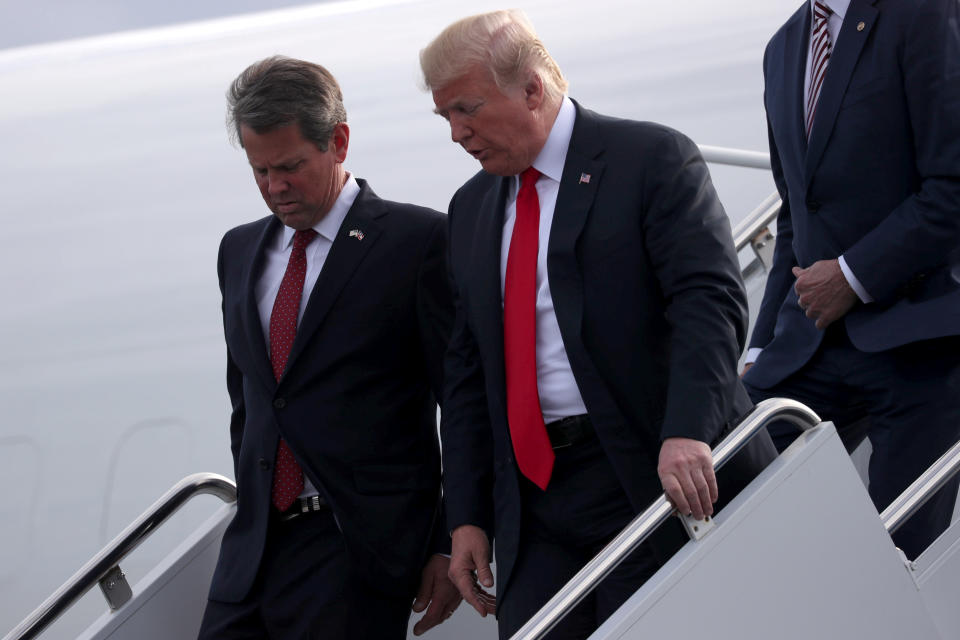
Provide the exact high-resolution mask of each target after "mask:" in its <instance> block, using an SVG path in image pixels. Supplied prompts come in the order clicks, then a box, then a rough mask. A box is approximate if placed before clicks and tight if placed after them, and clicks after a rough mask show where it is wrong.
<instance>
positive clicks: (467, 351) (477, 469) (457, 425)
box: [440, 196, 493, 539]
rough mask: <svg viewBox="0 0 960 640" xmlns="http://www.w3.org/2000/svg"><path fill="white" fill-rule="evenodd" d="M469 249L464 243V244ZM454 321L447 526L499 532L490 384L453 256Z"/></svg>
mask: <svg viewBox="0 0 960 640" xmlns="http://www.w3.org/2000/svg"><path fill="white" fill-rule="evenodd" d="M455 201H456V196H454V200H452V201H451V203H450V215H449V216H448V219H447V221H448V229H449V230H450V234H449V236H450V244H451V249H450V250H448V256H450V255H451V253H452V251H453V244H454V242H455V239H454V237H455V236H454V233H453V226H454V216H455V214H454V211H455V209H456V205H455ZM462 249H464V248H462ZM448 264H449V265H450V266H449V271H450V289H451V293H452V295H453V307H454V321H453V332H452V334H451V337H450V345H449V346H448V348H447V352H446V356H445V358H444V374H445V378H444V393H443V409H442V412H441V420H440V439H441V444H442V447H443V477H444V480H443V486H444V493H445V495H446V507H447V529H448V531H453V530H454V529H456V528H457V527H459V526H461V525H465V524H472V525H476V526H478V527H481V528H482V529H484V530H485V531H487V534H488V536H490V537H491V539H492V532H493V435H492V433H491V429H490V418H489V413H488V409H487V398H486V393H485V389H484V376H483V365H482V362H481V360H480V350H479V348H478V345H477V343H476V340H475V339H474V336H473V334H472V332H471V330H470V326H469V323H468V322H467V314H466V310H465V307H464V300H463V298H462V297H461V294H460V288H459V287H458V285H457V276H458V274H457V273H456V271H455V269H454V266H453V262H452V260H449V261H448Z"/></svg>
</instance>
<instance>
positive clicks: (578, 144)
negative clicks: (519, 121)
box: [441, 105, 751, 593]
mask: <svg viewBox="0 0 960 640" xmlns="http://www.w3.org/2000/svg"><path fill="white" fill-rule="evenodd" d="M585 175H586V176H589V179H586V178H585V177H583V176H585ZM509 180H510V178H501V177H497V176H493V175H490V174H487V173H485V172H480V173H478V174H477V175H475V176H474V177H473V178H472V179H471V180H470V181H469V182H467V183H466V184H465V185H464V186H463V187H462V188H461V189H460V190H459V191H458V192H457V193H456V195H455V196H454V198H453V200H452V202H451V203H450V211H449V226H450V271H451V279H452V282H453V289H454V303H455V306H456V316H455V322H454V330H453V335H452V337H451V344H450V349H449V350H448V352H447V359H446V376H447V379H446V389H445V393H444V412H443V416H442V421H441V436H442V441H443V455H444V469H445V473H444V487H445V492H446V496H447V509H448V524H449V527H450V529H454V528H456V527H458V526H460V525H462V524H474V525H478V526H481V527H484V528H485V529H487V530H488V531H492V530H494V529H495V535H496V540H497V544H496V558H497V573H498V580H497V585H498V590H500V593H502V590H503V589H504V588H505V587H506V585H507V583H508V581H509V574H510V571H511V568H512V566H513V563H514V560H515V556H516V550H517V543H518V532H519V524H520V520H521V516H520V510H521V504H520V492H519V488H518V477H519V471H518V469H517V467H516V463H515V461H514V457H513V449H512V446H511V442H510V435H509V430H508V425H507V412H506V393H505V382H504V361H503V311H502V309H503V307H502V294H501V289H500V275H499V269H500V247H501V234H502V227H503V212H504V205H505V201H506V195H507V189H508V184H509V183H508V181H509ZM547 251H548V253H547V271H548V277H549V279H550V290H551V293H552V295H553V302H554V307H555V309H556V315H557V321H558V323H559V326H560V333H561V335H562V338H563V344H564V347H565V348H566V352H567V356H568V357H569V360H570V365H571V368H572V370H573V374H574V377H575V379H576V382H577V385H578V387H579V389H580V392H581V395H582V396H583V400H584V403H585V404H586V407H587V411H588V412H589V415H590V418H591V421H592V422H593V424H594V426H595V428H596V430H597V433H598V435H599V437H600V440H601V442H602V444H603V447H604V449H605V451H606V452H607V455H608V456H609V458H610V460H611V462H612V463H613V466H614V468H615V470H616V473H617V475H618V476H619V478H620V480H621V482H622V484H623V487H624V489H625V490H626V493H627V495H628V496H629V498H630V500H631V502H632V504H633V505H634V507H635V508H636V509H637V510H638V511H639V510H641V509H643V508H645V507H646V506H648V505H649V503H650V502H651V501H652V500H653V499H655V498H656V497H657V496H658V495H659V494H660V493H661V491H662V489H661V484H660V481H659V478H658V476H657V458H658V454H659V450H660V441H661V440H662V439H664V438H667V437H671V436H683V437H688V438H695V439H698V440H702V441H705V442H712V441H714V440H715V439H716V438H717V437H718V435H719V434H720V433H721V431H722V430H723V429H724V427H725V426H727V425H728V424H730V423H731V422H733V421H735V420H736V419H737V418H738V417H740V416H742V415H743V414H744V413H746V412H747V411H748V410H749V409H750V407H751V403H750V401H749V399H748V397H747V395H746V392H745V391H744V390H743V388H742V386H741V385H740V383H739V379H738V377H737V371H736V366H737V358H738V356H739V354H740V350H741V348H742V346H743V342H744V340H745V334H746V330H747V307H746V295H745V293H744V289H743V284H742V281H741V278H740V271H739V266H738V262H737V257H736V254H735V251H734V247H733V241H732V239H731V236H730V225H729V221H728V220H727V216H726V215H725V213H724V211H723V208H722V206H721V205H720V203H719V201H718V200H717V198H716V194H715V192H714V189H713V186H712V183H711V181H710V176H709V173H708V171H707V167H706V165H705V164H704V162H703V160H702V158H701V156H700V153H699V151H698V149H697V147H696V146H695V145H694V144H693V143H692V142H691V141H690V140H689V139H688V138H686V137H684V136H683V135H681V134H680V133H678V132H676V131H673V130H671V129H668V128H667V127H663V126H660V125H656V124H651V123H640V122H633V121H627V120H616V119H613V118H608V117H604V116H601V115H598V114H596V113H593V112H591V111H588V110H586V109H583V108H581V107H579V105H578V106H577V114H576V122H575V125H574V130H573V135H572V138H571V141H570V147H569V150H568V153H567V159H566V165H565V166H564V170H563V176H562V179H561V183H560V191H559V194H558V197H557V205H556V209H555V212H554V218H553V226H552V228H551V232H550V239H549V245H548V249H547ZM584 490H585V491H589V487H585V488H584Z"/></svg>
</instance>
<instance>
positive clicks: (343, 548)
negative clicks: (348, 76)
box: [200, 57, 460, 640]
mask: <svg viewBox="0 0 960 640" xmlns="http://www.w3.org/2000/svg"><path fill="white" fill-rule="evenodd" d="M228 103H229V122H230V124H231V130H232V132H233V133H234V134H235V135H236V139H237V140H238V141H239V143H240V145H241V146H242V147H243V149H244V150H245V151H246V154H247V159H248V160H249V162H250V166H251V168H252V169H253V175H254V179H255V180H256V183H257V186H258V187H259V188H260V193H261V195H262V196H263V199H264V201H265V202H266V204H267V207H268V208H269V209H270V211H271V212H272V213H273V215H271V216H268V217H266V218H263V219H261V220H258V221H256V222H251V223H248V224H245V225H242V226H239V227H237V228H235V229H232V230H231V231H229V232H228V233H227V234H226V235H225V236H224V238H223V241H222V243H221V245H220V255H219V261H218V273H219V278H220V290H221V292H222V295H223V323H224V333H225V337H226V343H227V390H228V391H229V395H230V401H231V404H232V407H233V412H232V415H231V420H230V440H231V449H232V452H233V461H234V473H235V475H236V478H237V492H238V500H237V513H236V516H235V517H234V519H233V521H232V522H231V524H230V526H229V527H228V528H227V530H226V533H225V534H224V537H223V543H222V545H221V549H220V559H219V562H218V563H217V568H216V571H215V573H214V577H213V582H212V584H211V587H210V596H209V601H208V604H207V610H206V612H205V614H204V619H203V624H202V628H201V631H200V638H203V639H212V638H265V637H270V638H283V639H284V640H286V639H288V638H325V639H327V638H330V639H337V638H341V639H344V640H346V639H348V638H349V639H354V638H369V639H371V640H373V639H377V640H379V639H382V638H394V639H397V640H399V639H401V638H404V637H405V636H406V629H407V621H408V619H409V616H410V609H411V603H412V604H413V609H414V610H415V611H423V610H424V609H426V613H425V614H424V616H423V618H422V619H421V620H420V621H419V622H418V623H417V625H416V626H415V628H414V631H415V632H416V633H422V632H424V631H426V630H427V629H429V628H430V627H432V626H434V625H436V624H439V623H440V622H442V621H443V620H444V619H445V618H447V617H449V615H450V614H451V613H452V612H453V609H455V608H456V606H457V604H459V601H460V597H459V595H458V594H457V592H456V589H455V588H454V587H453V586H452V585H451V584H450V582H449V580H448V579H447V577H446V573H447V566H448V563H449V561H448V560H447V558H446V557H445V556H444V555H443V554H444V553H445V552H447V551H448V550H449V538H448V536H447V534H446V531H445V523H444V517H443V511H442V508H441V507H442V502H441V496H440V458H439V450H438V443H437V433H436V411H437V404H436V401H435V398H437V397H439V393H440V389H441V382H442V362H441V361H442V354H443V351H444V349H445V347H446V344H447V338H448V334H449V328H450V321H451V316H452V307H451V303H450V296H449V293H448V287H447V282H446V269H445V263H444V253H445V232H444V216H443V215H442V214H440V213H437V212H436V211H431V210H428V209H424V208H422V207H416V206H412V205H408V204H401V203H396V202H389V201H386V200H381V199H380V198H378V197H377V196H376V195H375V194H374V193H373V191H372V190H371V189H370V187H369V186H368V185H367V184H366V182H365V181H363V180H360V179H356V178H354V177H353V176H352V175H350V174H349V173H348V172H347V171H346V170H345V169H344V167H343V162H344V160H345V159H346V156H347V147H348V142H349V135H350V130H349V127H348V126H347V123H346V111H345V109H344V107H343V101H342V97H341V93H340V88H339V86H338V85H337V82H336V80H335V79H334V78H333V76H332V75H330V73H329V72H328V71H327V70H326V69H324V68H323V67H321V66H319V65H316V64H312V63H309V62H304V61H300V60H292V59H289V58H282V57H273V58H268V59H266V60H263V61H261V62H258V63H256V64H254V65H252V66H250V67H249V68H248V69H247V70H245V71H244V72H243V73H242V74H240V76H239V77H238V78H237V79H236V80H235V81H234V83H233V85H232V86H231V88H230V91H229V94H228ZM360 292H362V294H360Z"/></svg>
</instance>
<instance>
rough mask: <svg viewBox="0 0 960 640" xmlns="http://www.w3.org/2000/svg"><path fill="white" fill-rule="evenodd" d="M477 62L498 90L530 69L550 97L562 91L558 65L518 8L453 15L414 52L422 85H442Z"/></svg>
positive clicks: (519, 80)
mask: <svg viewBox="0 0 960 640" xmlns="http://www.w3.org/2000/svg"><path fill="white" fill-rule="evenodd" d="M477 65H481V66H484V67H486V68H487V69H489V70H490V72H491V74H492V75H493V79H494V81H495V82H496V84H497V86H498V87H500V88H501V89H506V88H508V87H516V86H518V85H521V84H523V83H525V82H526V80H527V78H528V76H529V74H530V73H531V72H536V73H537V74H538V75H539V76H540V79H541V80H542V81H543V86H544V90H545V92H546V94H547V96H549V97H550V98H551V99H552V100H554V101H559V100H560V98H562V97H563V95H564V94H565V93H566V91H567V80H566V78H564V77H563V73H562V72H561V71H560V67H559V66H558V65H557V63H556V62H555V61H554V59H553V58H552V57H551V56H550V54H549V53H548V52H547V48H546V47H545V46H543V43H542V42H540V38H539V37H537V33H536V31H534V30H533V25H532V24H530V20H528V19H527V16H526V14H524V13H523V11H520V10H519V9H504V10H501V11H493V12H491V13H481V14H479V15H475V16H470V17H469V18H463V19H462V20H458V21H457V22H454V23H453V24H451V25H450V26H448V27H447V28H446V29H444V30H443V31H442V32H441V33H440V35H438V36H437V37H436V38H435V39H434V40H433V42H431V43H430V44H428V45H427V46H426V47H425V48H424V49H423V50H421V51H420V69H421V70H422V71H423V85H424V87H425V88H426V89H427V90H434V89H439V88H442V87H444V86H446V85H448V84H450V83H451V82H453V81H454V80H456V79H457V78H459V77H461V76H463V75H464V74H465V73H467V72H468V71H469V70H470V69H471V68H473V67H475V66H477Z"/></svg>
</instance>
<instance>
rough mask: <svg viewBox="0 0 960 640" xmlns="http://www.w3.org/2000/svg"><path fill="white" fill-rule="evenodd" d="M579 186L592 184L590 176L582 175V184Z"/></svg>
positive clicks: (587, 174)
mask: <svg viewBox="0 0 960 640" xmlns="http://www.w3.org/2000/svg"><path fill="white" fill-rule="evenodd" d="M579 184H590V174H589V173H581V174H580V183H579Z"/></svg>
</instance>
